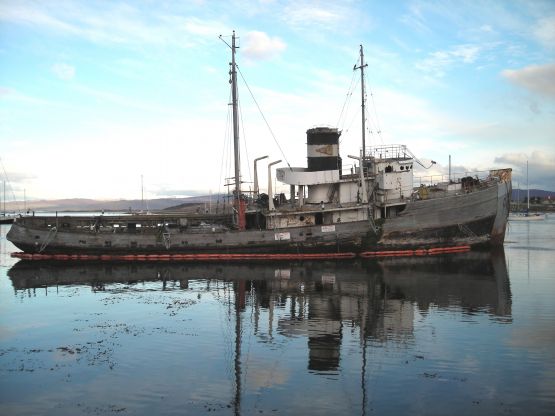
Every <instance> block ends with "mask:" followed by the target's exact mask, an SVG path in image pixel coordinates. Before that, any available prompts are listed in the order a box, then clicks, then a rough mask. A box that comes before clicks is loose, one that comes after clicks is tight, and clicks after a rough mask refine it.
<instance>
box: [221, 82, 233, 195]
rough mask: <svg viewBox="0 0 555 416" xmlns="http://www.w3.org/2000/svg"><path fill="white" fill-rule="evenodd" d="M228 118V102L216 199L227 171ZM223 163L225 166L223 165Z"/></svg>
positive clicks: (229, 114) (229, 112) (229, 110)
mask: <svg viewBox="0 0 555 416" xmlns="http://www.w3.org/2000/svg"><path fill="white" fill-rule="evenodd" d="M228 102H231V89H230V90H229V101H228ZM230 119H231V109H230V106H229V104H228V106H227V120H226V125H225V133H224V145H223V146H222V156H221V159H220V160H221V164H220V180H219V185H218V201H219V200H220V196H221V195H222V192H221V191H222V189H221V187H222V183H224V178H222V176H223V175H224V174H226V173H227V172H228V171H229V165H230V164H229V158H227V159H226V158H225V155H226V154H228V153H227V151H226V150H227V144H228V143H229V141H230V139H229V137H230V136H229V125H230ZM224 165H225V166H224Z"/></svg>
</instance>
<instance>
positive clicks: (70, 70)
mask: <svg viewBox="0 0 555 416" xmlns="http://www.w3.org/2000/svg"><path fill="white" fill-rule="evenodd" d="M52 72H54V74H55V75H56V76H57V77H58V78H60V79H61V80H64V81H69V80H71V79H73V77H74V76H75V67H73V66H71V65H68V64H64V63H56V64H54V65H52Z"/></svg>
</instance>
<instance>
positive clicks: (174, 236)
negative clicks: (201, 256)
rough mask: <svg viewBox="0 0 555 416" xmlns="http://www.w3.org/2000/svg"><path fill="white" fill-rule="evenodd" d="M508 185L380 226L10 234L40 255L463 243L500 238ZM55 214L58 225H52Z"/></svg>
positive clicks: (29, 223)
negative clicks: (376, 227) (375, 227)
mask: <svg viewBox="0 0 555 416" xmlns="http://www.w3.org/2000/svg"><path fill="white" fill-rule="evenodd" d="M508 189H509V186H507V185H506V184H505V183H503V182H500V183H497V184H495V185H493V186H489V187H487V188H485V189H483V190H479V191H475V192H472V193H468V194H461V195H455V196H452V197H444V198H435V199H429V200H420V201H414V202H411V203H409V204H407V208H406V209H405V210H404V211H403V212H401V213H400V215H398V216H397V217H394V218H388V219H386V220H384V221H383V224H381V227H380V228H379V229H378V231H374V229H373V228H372V226H371V225H370V222H369V221H355V222H349V223H337V224H331V225H312V226H303V227H291V228H284V229H278V230H245V231H238V230H223V229H219V228H208V229H207V230H205V231H202V232H199V231H198V230H197V231H195V232H191V231H190V230H188V229H174V230H165V231H166V232H162V231H161V230H157V229H143V230H140V231H137V230H134V231H133V232H131V231H130V230H128V231H122V230H121V229H120V230H117V229H114V230H113V231H112V232H109V233H107V232H99V231H98V230H95V229H93V227H88V228H87V227H81V228H78V227H74V226H73V225H72V218H71V217H61V218H58V219H54V218H52V217H50V218H49V219H48V220H46V219H44V218H41V217H23V218H18V219H17V220H16V221H15V223H14V224H13V225H12V227H11V229H10V231H9V233H8V235H7V238H8V240H10V241H11V242H12V243H13V244H14V245H15V246H16V247H18V248H19V249H20V250H22V251H24V252H26V253H44V254H48V253H56V254H60V253H66V254H106V253H114V254H141V253H144V254H153V253H167V254H175V253H180V254H181V253H182V254H193V253H226V254H232V253H238V254H240V253H297V254H303V253H342V252H354V253H359V252H364V251H370V250H389V249H393V248H405V249H406V248H424V247H437V246H451V245H461V244H465V245H478V244H492V245H499V244H502V243H503V240H504V236H505V228H506V224H507V217H508V207H509V192H508ZM125 218H126V221H128V222H130V221H133V220H134V219H133V218H134V217H133V216H128V217H125ZM143 218H144V217H143ZM92 219H94V218H93V217H91V220H92ZM54 220H56V224H58V226H57V227H56V228H55V229H54V228H53V227H52V225H53V224H54ZM81 221H82V219H81ZM47 222H50V223H51V224H50V228H47V226H46V225H45V224H46V223H47ZM60 223H61V224H60Z"/></svg>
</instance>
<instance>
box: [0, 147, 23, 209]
mask: <svg viewBox="0 0 555 416" xmlns="http://www.w3.org/2000/svg"><path fill="white" fill-rule="evenodd" d="M0 165H1V166H2V171H3V172H4V181H5V182H8V187H9V188H10V192H11V193H12V198H13V200H14V202H15V203H16V204H17V212H18V213H21V206H20V205H19V202H18V201H17V200H16V199H15V193H14V191H13V188H12V183H11V182H10V179H9V178H8V173H7V172H6V168H5V166H4V162H2V158H1V157H0ZM5 198H6V195H4V199H5ZM4 208H5V205H4Z"/></svg>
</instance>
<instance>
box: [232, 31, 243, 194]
mask: <svg viewBox="0 0 555 416" xmlns="http://www.w3.org/2000/svg"><path fill="white" fill-rule="evenodd" d="M237 48H238V47H237V46H235V31H233V36H232V38H231V98H232V106H233V152H234V154H233V156H234V159H235V195H236V198H237V200H239V199H240V197H241V173H240V166H241V161H240V152H239V118H238V105H237V95H238V94H237V67H236V64H235V50H236V49H237Z"/></svg>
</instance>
